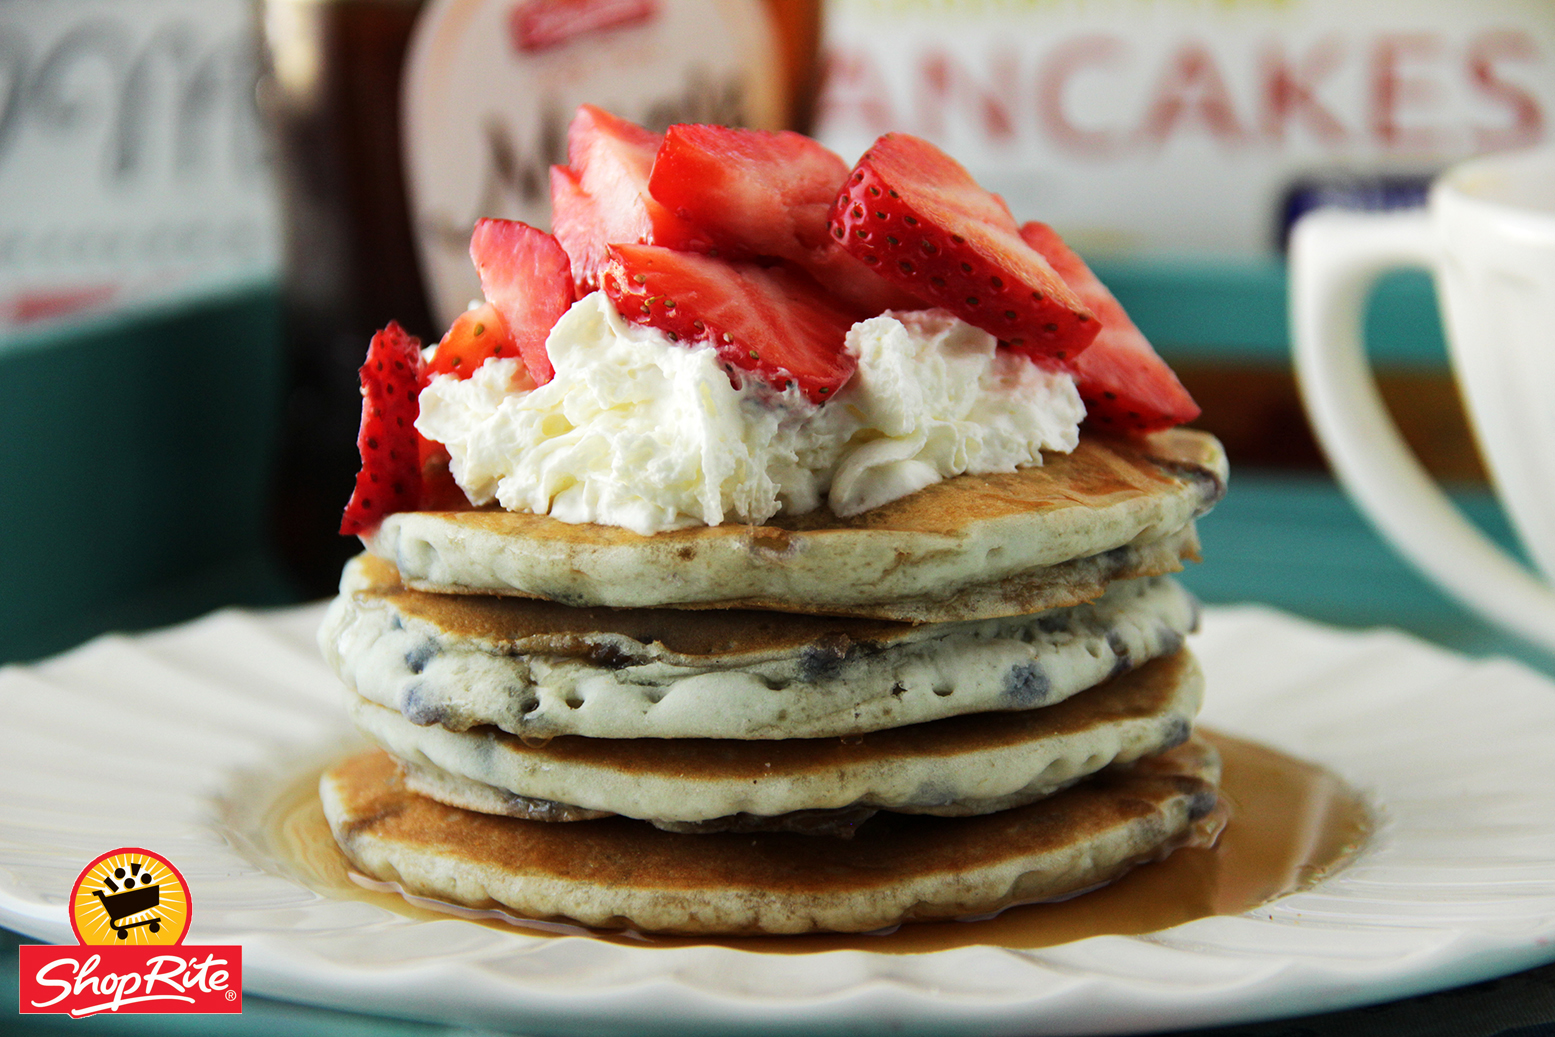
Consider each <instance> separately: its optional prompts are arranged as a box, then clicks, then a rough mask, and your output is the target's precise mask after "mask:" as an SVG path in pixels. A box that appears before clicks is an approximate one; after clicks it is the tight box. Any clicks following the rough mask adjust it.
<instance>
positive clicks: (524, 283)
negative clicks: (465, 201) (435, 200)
mask: <svg viewBox="0 0 1555 1037" xmlns="http://www.w3.org/2000/svg"><path fill="white" fill-rule="evenodd" d="M470 258H471V259H473V260H474V261H475V270H476V272H477V273H478V274H480V278H481V291H482V292H484V293H485V295H486V300H487V301H488V302H489V303H491V305H492V306H493V307H495V308H496V311H497V312H498V313H499V314H501V316H502V324H503V325H504V328H503V330H505V331H506V333H507V334H508V335H509V336H510V337H511V339H512V342H513V348H514V349H516V351H517V355H518V356H521V357H523V360H524V366H525V367H526V368H528V370H529V376H530V377H531V378H533V379H534V381H535V384H537V385H544V384H545V383H546V382H548V381H550V380H551V376H552V375H553V374H554V373H555V372H554V371H553V370H552V369H551V358H550V357H549V356H548V355H546V352H545V339H546V336H547V335H549V334H550V333H551V327H552V326H553V325H554V324H555V323H556V322H557V321H558V320H559V319H560V318H561V315H562V314H564V313H566V312H567V307H569V306H571V305H572V302H573V293H572V267H571V264H570V263H569V262H568V260H567V253H566V252H565V251H563V249H562V247H561V245H560V243H558V242H557V240H556V239H555V238H553V237H551V236H550V235H549V234H547V233H545V231H543V230H536V229H535V228H533V227H531V226H529V225H528V224H527V223H518V222H516V221H514V220H478V221H477V222H476V224H475V233H473V234H472V235H470ZM477 312H478V311H477ZM461 319H462V318H461ZM457 324H458V322H457V321H456V322H455V325H456V326H457ZM473 330H474V329H473V327H472V328H471V331H472V333H473ZM449 333H450V334H452V333H453V331H452V329H450V332H449ZM499 347H500V344H499ZM438 349H439V357H441V350H442V346H441V345H440V346H439V347H438ZM487 355H496V356H512V355H514V354H513V353H511V352H508V353H502V352H497V353H489V354H487ZM482 359H484V358H482ZM477 366H478V365H477ZM471 370H473V368H472V369H471Z"/></svg>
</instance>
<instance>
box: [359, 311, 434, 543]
mask: <svg viewBox="0 0 1555 1037" xmlns="http://www.w3.org/2000/svg"><path fill="white" fill-rule="evenodd" d="M361 377H362V428H361V431H360V432H359V433H358V434H357V437H356V446H357V449H358V450H360V451H361V454H362V470H361V471H360V472H358V473H357V475H356V490H355V492H354V493H352V494H351V500H350V502H349V503H348V504H347V505H346V511H345V515H344V516H343V517H342V518H341V520H340V533H341V535H342V536H352V535H355V534H357V533H364V532H367V531H368V530H371V529H372V528H374V527H375V526H377V525H378V523H379V521H380V520H381V519H382V518H383V517H384V516H385V515H388V514H391V513H392V512H396V511H410V510H413V509H414V508H415V507H416V506H417V504H418V503H419V501H420V498H421V456H420V449H419V446H418V436H417V434H416V429H415V421H416V415H417V414H418V413H420V404H419V401H418V397H419V395H420V393H421V389H422V387H423V386H424V385H425V384H426V371H425V370H424V369H423V366H422V363H421V342H420V341H419V340H417V339H415V338H413V337H411V336H410V335H407V334H406V333H405V329H404V328H401V327H400V326H399V325H398V324H396V323H394V322H393V321H390V322H389V326H388V327H386V328H384V329H383V330H382V331H380V332H378V333H377V334H376V335H374V336H373V339H372V342H371V343H370V344H369V345H368V347H367V362H366V363H364V364H363V365H362V371H361Z"/></svg>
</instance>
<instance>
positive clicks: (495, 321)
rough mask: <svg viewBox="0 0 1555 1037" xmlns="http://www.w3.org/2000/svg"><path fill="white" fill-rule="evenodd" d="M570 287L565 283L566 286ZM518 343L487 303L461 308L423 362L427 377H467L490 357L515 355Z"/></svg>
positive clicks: (500, 316)
mask: <svg viewBox="0 0 1555 1037" xmlns="http://www.w3.org/2000/svg"><path fill="white" fill-rule="evenodd" d="M571 287H572V284H571V282H570V281H569V282H568V288H569V289H570V288H571ZM518 355H519V352H518V343H517V342H515V341H514V340H513V336H512V334H510V333H509V332H508V325H507V321H505V320H503V319H502V314H501V313H499V312H497V308H496V307H495V306H493V305H492V304H491V303H489V302H488V303H485V304H483V305H481V306H477V307H476V308H475V309H473V310H465V311H464V312H463V313H461V314H459V316H457V317H455V318H454V322H453V325H452V326H451V327H449V329H448V331H447V332H446V333H445V334H444V335H443V338H442V340H441V341H440V342H438V344H437V350H436V351H435V352H433V354H432V359H431V360H430V361H428V363H427V374H428V376H431V375H437V374H448V375H453V376H454V377H455V378H468V377H470V375H472V374H474V373H475V370H476V368H478V367H480V366H481V365H482V364H484V363H485V362H486V361H487V360H490V359H492V358H493V357H514V356H518Z"/></svg>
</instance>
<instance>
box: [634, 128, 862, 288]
mask: <svg viewBox="0 0 1555 1037" xmlns="http://www.w3.org/2000/svg"><path fill="white" fill-rule="evenodd" d="M847 178H848V164H847V163H846V162H844V161H843V160H842V159H840V158H838V157H837V156H836V155H835V154H833V153H832V152H831V151H830V150H829V149H828V148H826V147H825V146H824V145H822V144H819V143H817V142H816V141H813V140H811V139H810V138H809V137H806V136H803V135H801V134H798V133H792V132H790V131H788V130H784V131H782V132H777V133H774V132H771V131H768V130H743V129H731V128H730V127H727V126H694V125H678V126H671V127H670V128H669V129H668V130H666V131H665V132H664V143H663V144H662V145H661V146H660V147H659V153H658V157H657V158H655V159H654V162H653V172H652V174H651V175H650V176H649V178H648V191H649V193H650V194H652V195H653V197H654V198H656V199H658V200H659V201H661V202H663V203H664V204H665V205H667V206H669V207H670V208H671V209H672V210H674V212H675V213H676V215H679V216H683V217H685V218H686V219H688V220H690V221H691V222H693V223H695V224H696V225H697V226H698V227H700V228H702V230H704V231H706V232H707V234H708V236H709V237H710V238H711V239H712V240H713V242H714V243H715V244H716V245H717V246H718V247H719V248H720V250H721V252H722V254H724V255H726V256H727V258H730V259H740V258H745V257H748V256H780V257H782V258H783V259H792V260H795V261H798V260H799V259H800V257H802V256H803V255H804V254H805V253H807V252H809V251H810V250H811V249H813V248H816V247H818V246H820V245H824V244H826V243H827V242H828V241H829V238H828V235H827V229H826V215H827V213H828V212H829V211H830V210H831V205H832V202H834V201H836V200H837V192H838V191H840V190H841V189H842V184H843V182H844V181H845V180H847Z"/></svg>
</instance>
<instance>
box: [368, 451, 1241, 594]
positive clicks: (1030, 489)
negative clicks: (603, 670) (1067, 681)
mask: <svg viewBox="0 0 1555 1037" xmlns="http://www.w3.org/2000/svg"><path fill="white" fill-rule="evenodd" d="M1225 479H1226V461H1225V455H1224V453H1223V451H1222V450H1221V448H1220V445H1219V443H1218V442H1216V440H1215V439H1214V437H1213V436H1209V435H1207V434H1205V433H1202V432H1196V431H1193V430H1189V429H1172V430H1170V431H1167V432H1162V433H1157V434H1156V435H1153V436H1150V437H1147V438H1145V439H1142V440H1132V439H1105V438H1100V437H1096V436H1090V435H1087V436H1085V437H1083V438H1082V439H1081V442H1080V445H1079V447H1078V448H1077V449H1076V450H1075V451H1074V452H1073V453H1070V454H1058V455H1053V456H1051V457H1047V458H1045V462H1044V464H1043V465H1042V466H1041V467H1035V468H1025V469H1021V470H1019V471H1016V472H1011V473H1007V474H994V475H979V476H971V475H963V476H958V477H957V478H954V479H949V480H946V481H944V482H940V483H936V484H934V485H932V486H928V487H925V488H924V489H922V490H919V491H918V492H916V493H913V494H910V495H908V496H906V497H903V498H901V499H899V500H896V501H892V502H891V503H889V504H885V505H882V506H881V507H879V508H875V509H873V510H871V511H867V512H864V513H863V514H860V515H856V516H853V517H851V518H847V519H839V518H837V517H836V516H833V515H831V514H830V512H828V511H826V510H824V509H822V510H819V511H815V512H811V513H809V514H806V515H799V516H789V517H783V518H778V519H774V520H772V521H771V522H769V523H768V524H766V525H762V526H740V525H722V526H703V527H695V528H691V529H682V530H672V531H668V532H663V533H657V534H654V535H652V536H642V535H639V534H637V533H633V532H631V531H629V530H626V529H620V528H616V527H611V526H600V525H593V524H576V525H570V524H568V523H565V522H561V521H559V520H557V519H554V518H551V517H549V516H544V515H533V514H526V513H516V512H507V511H500V510H471V511H446V512H402V513H399V514H394V515H390V516H388V517H387V518H386V519H384V521H383V523H382V524H381V525H380V526H379V528H378V529H377V530H376V531H375V532H374V533H373V534H372V535H371V536H368V537H366V538H364V543H365V544H366V545H367V548H368V550H369V551H370V552H371V553H372V554H374V555H376V556H378V557H380V558H383V559H386V560H389V561H392V562H393V563H394V564H395V565H396V566H397V567H398V569H399V571H400V573H401V574H402V575H403V576H404V579H405V581H406V583H407V584H408V585H409V586H412V587H416V588H419V589H422V590H430V591H436V592H440V593H468V592H481V593H494V594H514V595H520V596H525V597H536V598H545V599H548V600H552V601H558V602H562V603H564V604H569V605H575V606H579V607H587V606H597V605H606V606H612V607H622V608H647V607H661V606H670V607H676V608H707V607H714V608H729V607H738V608H758V609H770V610H778V611H789V612H813V613H828V614H838V615H858V616H874V617H884V618H893V619H902V620H906V621H911V622H924V621H934V622H938V621H944V620H950V619H966V618H979V617H986V616H998V615H1016V614H1022V613H1029V612H1033V611H1038V610H1040V609H1043V608H1048V607H1052V606H1055V605H1065V604H1073V603H1075V602H1078V601H1083V600H1086V599H1087V598H1089V597H1094V596H1095V595H1096V594H1097V593H1099V592H1100V590H1101V588H1103V587H1105V585H1106V583H1107V582H1108V581H1110V580H1112V579H1115V578H1118V577H1119V576H1120V575H1123V574H1125V573H1126V574H1128V575H1136V576H1137V575H1150V574H1160V573H1164V572H1170V571H1175V570H1176V569H1177V568H1180V566H1181V558H1182V557H1183V556H1189V557H1196V551H1197V541H1196V539H1193V537H1192V533H1191V523H1192V521H1193V519H1194V517H1195V516H1197V515H1200V514H1202V513H1203V512H1205V511H1207V510H1208V509H1209V507H1210V506H1212V505H1213V504H1214V502H1215V501H1216V500H1217V499H1219V497H1220V495H1221V493H1222V492H1223V491H1224V488H1225ZM1055 567H1067V568H1059V569H1056V570H1055Z"/></svg>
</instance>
